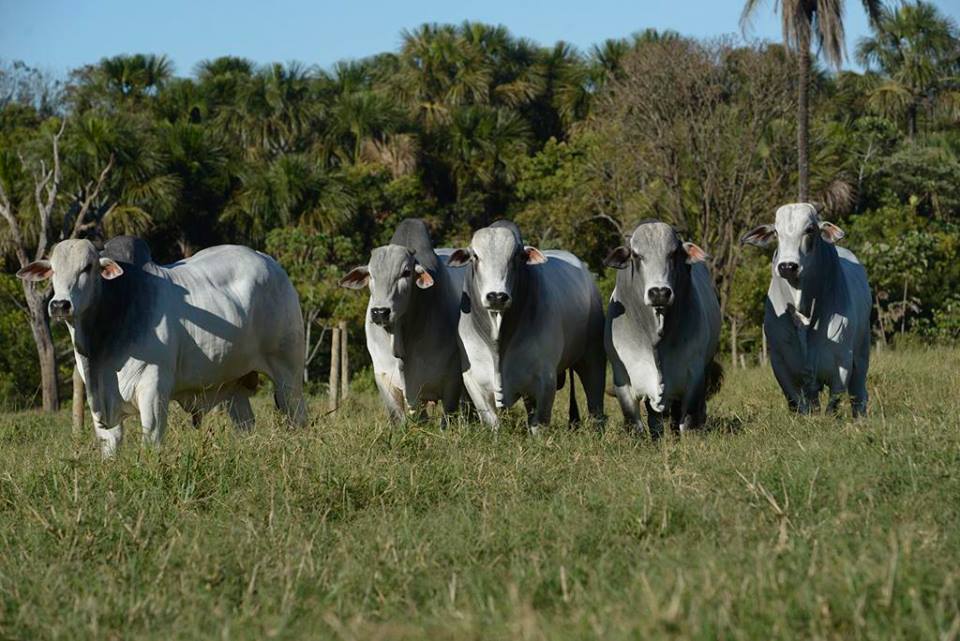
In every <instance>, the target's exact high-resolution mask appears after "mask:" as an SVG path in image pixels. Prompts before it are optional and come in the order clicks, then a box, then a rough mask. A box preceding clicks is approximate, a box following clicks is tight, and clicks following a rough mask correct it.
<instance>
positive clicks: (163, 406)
mask: <svg viewBox="0 0 960 641" xmlns="http://www.w3.org/2000/svg"><path fill="white" fill-rule="evenodd" d="M142 384H143V382H142V381H141V385H142ZM169 404H170V398H169V397H168V395H167V394H166V392H164V391H162V390H160V389H158V388H157V386H156V385H145V386H144V388H143V391H142V392H140V393H139V394H138V395H137V405H138V407H139V409H140V426H141V428H142V430H143V443H144V444H145V445H160V441H162V440H163V433H164V432H165V431H166V430H167V410H168V408H169Z"/></svg>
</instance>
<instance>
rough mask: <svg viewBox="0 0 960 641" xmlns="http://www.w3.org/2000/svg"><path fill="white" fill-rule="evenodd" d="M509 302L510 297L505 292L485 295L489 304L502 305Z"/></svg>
mask: <svg viewBox="0 0 960 641" xmlns="http://www.w3.org/2000/svg"><path fill="white" fill-rule="evenodd" d="M508 300H510V295H509V294H508V293H507V292H490V293H488V294H487V301H488V302H490V303H494V304H498V305H502V304H504V303H506V302H507V301H508Z"/></svg>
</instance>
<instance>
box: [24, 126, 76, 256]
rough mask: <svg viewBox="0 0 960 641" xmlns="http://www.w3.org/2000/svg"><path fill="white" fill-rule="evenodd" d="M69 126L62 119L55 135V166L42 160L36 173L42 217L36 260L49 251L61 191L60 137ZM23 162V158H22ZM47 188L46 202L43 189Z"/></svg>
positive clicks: (39, 210) (36, 190) (37, 192)
mask: <svg viewBox="0 0 960 641" xmlns="http://www.w3.org/2000/svg"><path fill="white" fill-rule="evenodd" d="M66 126H67V119H66V118H64V119H63V120H62V121H60V129H59V130H58V131H57V133H56V134H54V135H53V139H52V144H53V167H52V168H51V169H50V170H49V171H48V170H47V167H46V163H44V162H43V161H42V160H41V161H40V171H39V172H38V173H36V174H35V176H36V178H35V183H36V187H35V191H34V197H35V198H36V201H37V215H38V216H39V217H40V236H39V238H38V239H37V251H36V254H35V258H34V260H40V259H41V258H43V255H44V254H46V253H47V244H48V243H49V242H50V221H51V220H52V218H53V208H54V206H55V205H56V203H57V194H58V193H59V191H60V138H61V136H63V132H64V129H66ZM21 162H23V160H22V159H21ZM44 190H46V202H44V199H43V191H44Z"/></svg>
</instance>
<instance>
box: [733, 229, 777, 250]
mask: <svg viewBox="0 0 960 641" xmlns="http://www.w3.org/2000/svg"><path fill="white" fill-rule="evenodd" d="M776 236H777V228H776V227H774V226H773V225H760V226H759V227H755V228H753V229H751V230H750V231H748V232H747V233H746V234H744V235H743V236H741V237H740V244H741V245H753V246H754V247H766V246H767V245H769V244H770V242H771V241H772V240H773V239H774V238H776Z"/></svg>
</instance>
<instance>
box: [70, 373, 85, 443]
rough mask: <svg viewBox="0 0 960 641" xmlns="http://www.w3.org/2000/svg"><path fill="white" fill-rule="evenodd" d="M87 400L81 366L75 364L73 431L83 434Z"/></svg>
mask: <svg viewBox="0 0 960 641" xmlns="http://www.w3.org/2000/svg"><path fill="white" fill-rule="evenodd" d="M84 400H85V396H84V390H83V379H82V378H80V367H79V366H78V365H76V364H74V366H73V408H72V410H71V411H72V413H73V433H74V434H82V433H83V416H84V411H83V410H84V407H83V402H84Z"/></svg>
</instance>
